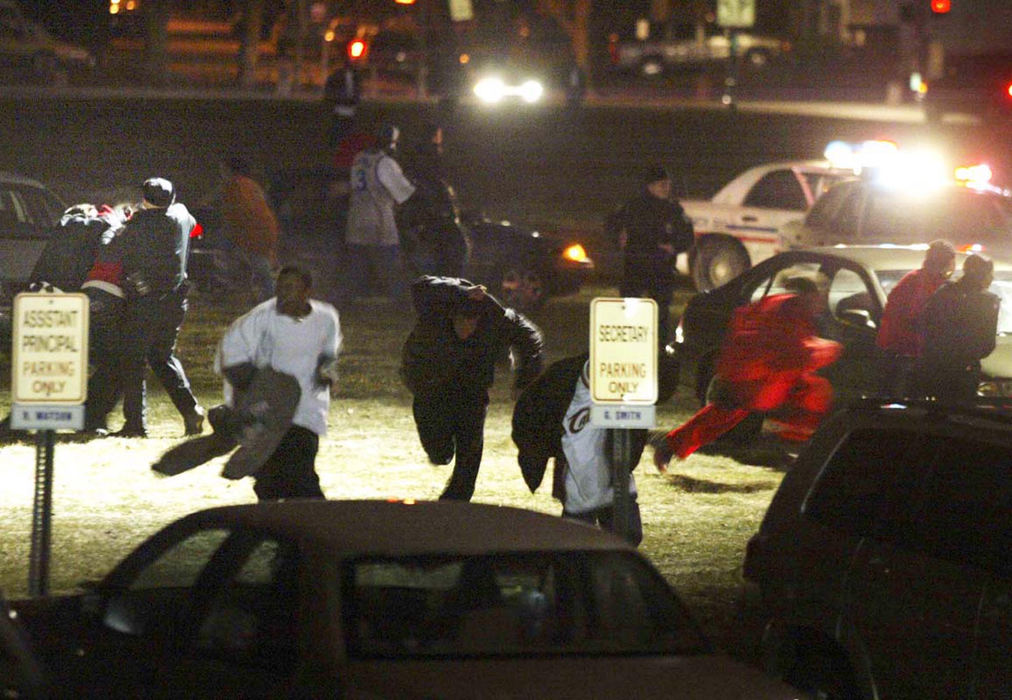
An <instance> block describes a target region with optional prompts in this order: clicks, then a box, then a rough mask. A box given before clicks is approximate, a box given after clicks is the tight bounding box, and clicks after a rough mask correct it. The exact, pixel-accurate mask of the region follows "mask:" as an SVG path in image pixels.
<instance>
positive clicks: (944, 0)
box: [931, 0, 952, 15]
mask: <svg viewBox="0 0 1012 700" xmlns="http://www.w3.org/2000/svg"><path fill="white" fill-rule="evenodd" d="M951 9H952V2H951V0H931V11H932V12H934V13H935V14H936V15H944V14H946V13H947V12H948V11H949V10H951Z"/></svg>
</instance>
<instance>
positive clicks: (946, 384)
mask: <svg viewBox="0 0 1012 700" xmlns="http://www.w3.org/2000/svg"><path fill="white" fill-rule="evenodd" d="M979 384H980V368H979V367H976V366H968V367H955V368H952V367H939V366H937V365H934V366H930V365H922V366H920V367H918V369H917V391H918V395H919V396H925V397H929V398H935V399H938V400H939V401H944V402H947V403H973V402H974V401H976V400H977V386H978V385H979Z"/></svg>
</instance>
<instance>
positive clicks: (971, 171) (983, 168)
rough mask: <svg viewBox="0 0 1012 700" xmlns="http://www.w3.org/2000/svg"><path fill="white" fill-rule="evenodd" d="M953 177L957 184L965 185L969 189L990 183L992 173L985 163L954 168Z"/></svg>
mask: <svg viewBox="0 0 1012 700" xmlns="http://www.w3.org/2000/svg"><path fill="white" fill-rule="evenodd" d="M955 175H956V179H957V180H958V181H959V182H962V183H965V184H966V185H968V186H970V187H984V186H985V185H987V184H988V183H989V182H991V178H992V177H993V176H994V173H993V172H992V171H991V166H989V165H988V164H987V163H979V164H977V165H967V166H963V167H960V168H956V173H955Z"/></svg>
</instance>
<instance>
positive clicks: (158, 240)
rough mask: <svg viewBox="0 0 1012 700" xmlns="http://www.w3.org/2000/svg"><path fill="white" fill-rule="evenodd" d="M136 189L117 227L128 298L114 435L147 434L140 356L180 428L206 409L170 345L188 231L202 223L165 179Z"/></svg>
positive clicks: (184, 286)
mask: <svg viewBox="0 0 1012 700" xmlns="http://www.w3.org/2000/svg"><path fill="white" fill-rule="evenodd" d="M142 191H143V201H142V202H141V207H140V210H139V211H137V212H135V213H134V214H133V216H131V217H130V221H129V222H128V223H127V225H126V231H125V232H124V234H123V235H124V236H125V237H126V238H125V239H124V249H123V256H122V263H123V288H124V291H125V292H126V294H127V305H126V315H125V324H124V330H123V354H122V368H121V373H122V374H121V376H122V381H123V413H124V417H125V422H124V425H123V428H122V429H121V430H120V431H119V432H118V433H115V435H118V436H120V437H146V436H147V424H146V418H145V413H146V406H145V381H144V372H145V363H146V364H148V365H150V366H151V369H152V371H154V373H155V376H156V377H158V380H159V381H160V382H161V384H162V386H164V387H165V391H166V393H168V395H169V398H170V399H171V400H172V403H173V404H174V405H175V406H176V409H177V410H178V411H179V413H180V414H182V416H183V424H184V431H185V434H186V435H199V434H200V432H201V431H202V429H203V424H204V409H203V408H201V407H200V406H199V405H198V404H197V399H196V398H195V397H194V396H193V392H192V391H190V382H189V380H188V379H187V378H186V372H185V371H184V370H183V365H182V363H180V361H179V359H178V358H177V357H176V356H175V349H176V338H177V337H178V335H179V328H180V326H182V324H183V319H184V318H185V317H186V309H187V299H186V294H187V291H188V290H189V286H190V285H189V281H188V280H187V277H186V262H187V256H188V255H189V249H190V238H191V236H194V235H195V234H197V235H199V231H200V225H199V224H198V223H197V221H196V220H195V219H194V218H193V216H191V215H190V212H189V210H187V208H186V206H185V205H184V204H182V203H181V202H177V201H176V193H175V189H174V188H173V186H172V183H171V182H169V181H168V180H166V179H164V178H160V177H153V178H150V179H148V180H145V182H144V185H143V188H142Z"/></svg>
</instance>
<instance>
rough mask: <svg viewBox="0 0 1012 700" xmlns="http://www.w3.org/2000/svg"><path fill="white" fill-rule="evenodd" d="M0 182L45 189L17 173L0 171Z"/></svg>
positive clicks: (40, 184) (37, 182) (35, 181)
mask: <svg viewBox="0 0 1012 700" xmlns="http://www.w3.org/2000/svg"><path fill="white" fill-rule="evenodd" d="M2 4H3V0H0V5H2ZM0 182H3V183H5V184H8V185H26V186H28V187H38V188H39V189H47V188H46V186H45V185H43V184H42V183H41V182H39V181H38V180H33V179H32V178H30V177H25V176H24V175H18V174H17V173H11V172H7V171H6V170H0Z"/></svg>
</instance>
